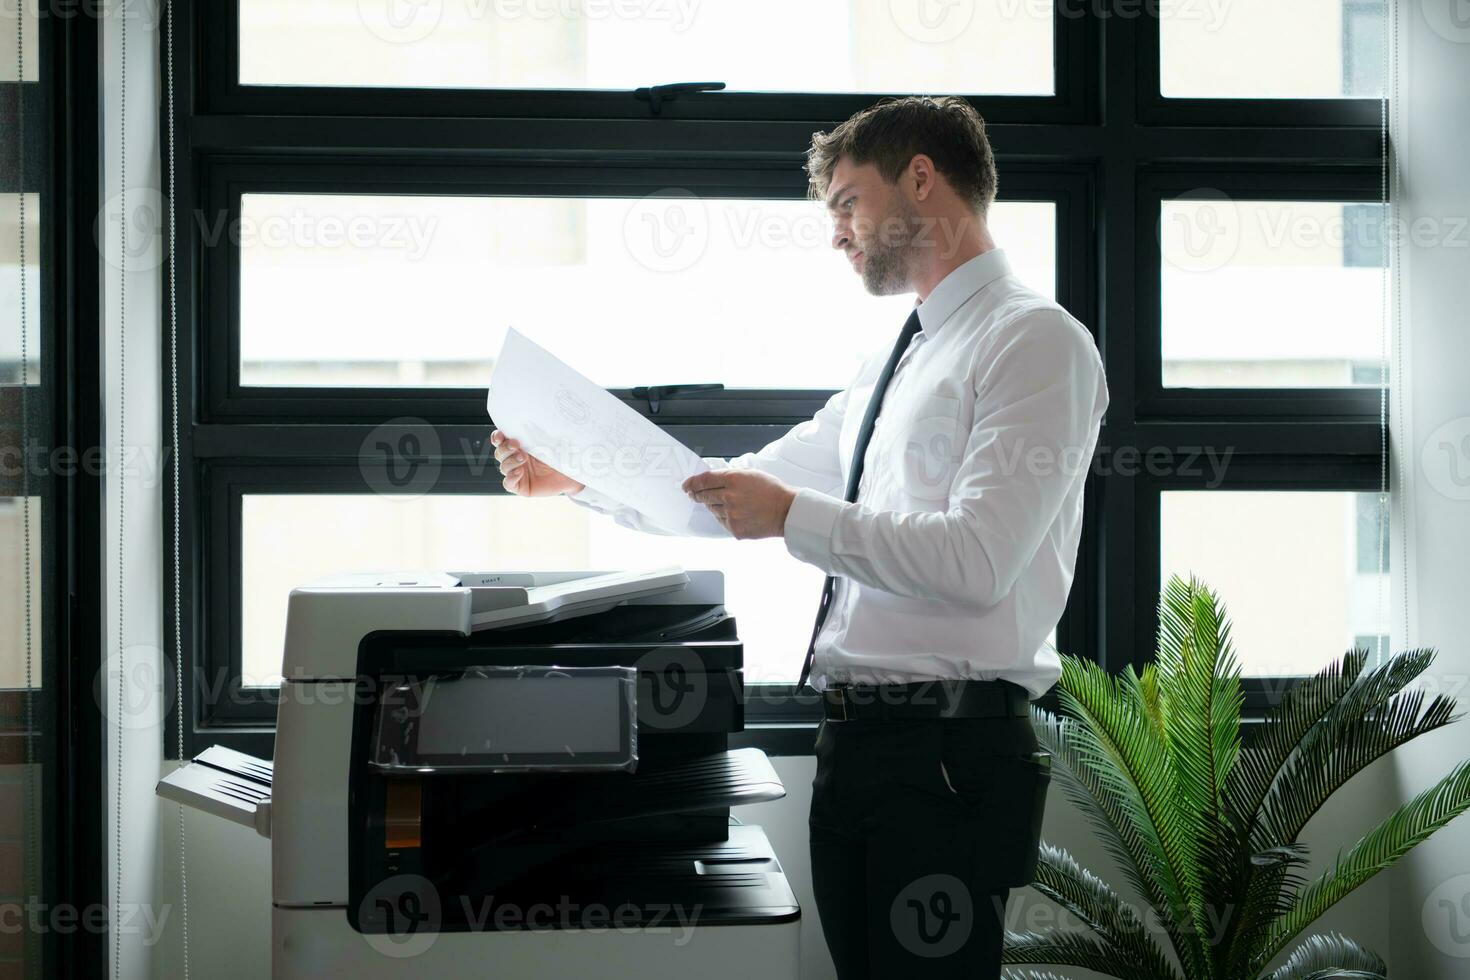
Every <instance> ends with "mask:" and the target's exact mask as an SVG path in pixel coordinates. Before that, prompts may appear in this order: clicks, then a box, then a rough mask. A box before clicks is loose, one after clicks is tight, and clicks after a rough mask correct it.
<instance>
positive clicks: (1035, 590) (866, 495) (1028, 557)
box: [571, 249, 1108, 697]
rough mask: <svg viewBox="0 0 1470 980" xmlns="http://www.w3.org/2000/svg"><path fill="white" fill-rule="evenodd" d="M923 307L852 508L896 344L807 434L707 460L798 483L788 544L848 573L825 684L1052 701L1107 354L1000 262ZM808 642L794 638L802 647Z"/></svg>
mask: <svg viewBox="0 0 1470 980" xmlns="http://www.w3.org/2000/svg"><path fill="white" fill-rule="evenodd" d="M918 310H919V323H920V327H921V329H920V330H919V331H918V333H916V334H915V335H914V339H913V341H912V342H911V343H910V344H909V347H908V349H907V350H906V351H905V352H904V355H903V357H902V358H901V360H900V361H899V364H898V368H897V370H896V372H895V373H894V376H893V380H892V381H891V382H890V383H889V386H888V392H887V394H886V396H885V397H884V399H883V406H882V411H881V412H880V413H879V415H878V421H877V425H876V427H875V429H874V431H873V437H872V440H871V441H870V442H869V444H868V450H867V456H866V460H865V463H864V466H863V475H862V479H861V482H860V484H859V487H858V494H857V501H856V502H854V503H849V502H847V501H845V500H843V499H842V497H843V492H844V490H845V489H846V486H847V473H848V471H849V469H850V467H851V464H852V454H853V450H854V449H855V448H856V444H857V436H858V429H859V428H860V427H861V425H862V420H863V415H864V413H865V411H866V409H867V405H868V400H869V397H870V396H871V395H872V392H873V387H874V382H875V381H876V380H877V377H878V374H879V373H880V372H881V370H882V368H883V364H884V362H885V361H886V360H887V359H888V355H889V353H890V352H891V350H892V347H891V345H888V346H885V347H884V348H883V349H882V350H879V351H875V352H873V353H872V355H871V356H869V358H868V359H867V361H866V362H865V363H864V365H863V367H862V369H861V370H860V371H859V372H858V374H857V376H856V377H855V378H854V379H853V381H852V383H851V384H849V385H848V387H847V388H846V389H844V390H842V391H840V392H838V393H837V394H835V395H833V396H832V397H831V398H830V399H829V400H828V401H827V404H826V405H825V406H823V408H822V409H821V410H820V411H819V412H817V414H816V415H815V417H813V418H812V419H811V420H810V421H807V422H803V423H802V424H801V425H798V426H796V427H795V428H794V429H792V430H791V431H790V432H788V433H787V434H786V435H784V436H782V437H781V438H780V439H777V440H776V441H774V442H772V443H771V444H770V445H768V446H766V447H765V448H764V449H761V450H759V451H758V452H753V453H746V454H745V455H743V456H739V457H737V458H735V459H732V460H728V461H726V460H723V459H718V458H709V459H707V460H706V461H707V462H708V463H709V464H710V465H711V466H713V467H715V468H722V467H725V466H731V467H749V468H752V469H757V470H761V471H764V472H766V473H770V474H771V475H773V476H775V477H777V478H778V479H780V480H782V481H784V482H785V483H788V484H790V485H792V486H794V487H797V488H798V490H797V495H796V500H795V501H794V502H793V503H792V505H791V511H790V513H789V514H788V515H787V518H786V525H785V539H786V548H787V550H788V551H789V552H790V553H791V554H792V555H793V556H795V557H796V558H798V559H800V560H801V561H804V562H807V563H809V564H812V565H815V566H817V567H818V568H820V569H821V570H822V571H824V572H827V573H829V574H832V575H836V576H838V578H837V582H836V587H835V591H834V592H833V596H832V609H831V612H830V613H829V614H828V616H827V621H826V623H825V624H824V625H823V627H822V632H821V634H820V636H818V638H817V647H816V661H815V664H814V666H813V668H812V677H811V682H812V685H813V686H814V687H815V688H817V689H818V690H824V689H825V688H827V687H828V686H830V685H832V684H834V683H843V682H847V683H854V684H877V683H884V684H897V683H907V682H910V681H918V680H927V679H932V678H939V679H945V680H949V679H980V680H991V679H994V678H997V677H999V678H1003V679H1005V680H1009V681H1013V682H1014V683H1017V684H1020V685H1021V686H1023V687H1025V688H1026V689H1027V690H1028V691H1029V692H1030V693H1031V696H1032V697H1039V696H1040V695H1041V694H1043V693H1044V692H1045V691H1046V690H1047V689H1048V688H1050V687H1051V686H1052V684H1054V683H1055V682H1056V680H1057V678H1058V677H1059V676H1060V674H1061V665H1060V662H1059V661H1058V659H1057V656H1056V654H1055V653H1054V652H1053V651H1052V650H1051V649H1050V648H1049V647H1047V646H1046V636H1047V634H1048V633H1049V632H1050V631H1051V630H1052V628H1053V627H1054V626H1056V624H1057V621H1058V620H1059V619H1060V618H1061V615H1062V610H1063V608H1064V607H1065V605H1066V602H1067V594H1068V592H1069V591H1070V589H1071V587H1072V575H1073V568H1074V565H1075V563H1076V559H1077V545H1078V542H1079V540H1080V538H1081V528H1082V487H1083V482H1084V480H1085V479H1086V476H1087V472H1088V469H1089V467H1090V465H1091V461H1092V455H1093V451H1094V450H1095V448H1096V446H1097V439H1098V432H1099V427H1100V424H1101V420H1102V416H1103V412H1104V410H1106V408H1107V405H1108V392H1107V382H1106V378H1105V377H1104V374H1103V366H1102V359H1101V358H1100V357H1099V355H1098V351H1097V346H1096V345H1095V344H1094V343H1093V340H1092V337H1091V335H1090V334H1088V332H1087V330H1086V328H1084V327H1083V326H1082V324H1081V323H1079V322H1078V321H1077V320H1076V319H1075V318H1074V317H1072V316H1071V314H1069V313H1067V311H1066V310H1064V309H1062V307H1060V306H1059V305H1057V304H1056V303H1055V302H1052V301H1051V300H1048V299H1046V298H1045V297H1043V296H1041V295H1039V294H1038V293H1036V292H1033V291H1032V290H1030V289H1028V288H1026V287H1025V286H1024V285H1022V284H1021V282H1020V281H1019V280H1017V279H1016V277H1015V276H1014V275H1012V273H1011V270H1010V266H1009V264H1008V263H1007V262H1006V258H1005V254H1004V252H1002V251H1001V250H1000V249H992V250H991V251H989V252H985V253H983V254H981V255H978V256H976V257H975V258H973V259H971V260H970V261H968V262H966V263H965V264H963V265H961V266H960V267H959V268H957V269H955V270H954V271H953V272H951V273H950V274H949V275H947V276H945V277H944V279H943V280H942V281H941V282H940V283H939V285H938V286H936V287H935V288H934V290H933V291H932V292H931V293H930V294H929V297H928V298H927V299H925V300H924V301H923V302H922V303H921V304H919V307H918ZM899 326H900V325H899V324H895V325H894V336H897V332H898V328H899ZM571 499H572V500H574V501H576V502H577V503H579V504H582V505H584V506H587V507H591V508H592V509H594V510H597V511H599V512H601V513H605V514H610V515H612V516H613V518H614V519H615V520H616V521H617V522H618V523H619V524H622V525H623V526H625V527H630V528H636V529H639V530H644V531H649V532H653V533H661V534H692V535H701V536H712V537H728V536H729V532H728V531H726V530H725V528H724V527H723V526H722V525H720V524H719V522H717V521H716V520H715V519H714V517H713V515H711V514H710V512H709V510H708V509H707V508H699V510H698V511H697V516H696V519H695V521H694V522H693V523H692V524H691V525H690V526H689V527H687V528H678V529H671V528H662V527H659V526H657V525H655V524H653V523H652V522H651V521H649V520H648V519H647V518H646V517H644V516H643V515H641V514H639V513H638V512H637V511H636V510H635V509H633V508H630V507H624V506H622V505H620V504H618V503H617V502H616V501H613V500H611V499H610V498H608V497H606V496H605V495H603V494H600V493H598V492H597V491H595V490H592V489H591V488H587V489H584V490H582V491H579V492H578V493H576V494H572V495H571ZM812 615H813V617H815V615H816V608H815V605H814V607H813V609H812ZM807 638H808V637H806V636H802V637H794V638H793V644H792V650H793V652H795V651H797V650H804V649H805V641H806V640H807Z"/></svg>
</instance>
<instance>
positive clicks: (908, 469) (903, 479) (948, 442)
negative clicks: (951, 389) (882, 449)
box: [889, 395, 964, 504]
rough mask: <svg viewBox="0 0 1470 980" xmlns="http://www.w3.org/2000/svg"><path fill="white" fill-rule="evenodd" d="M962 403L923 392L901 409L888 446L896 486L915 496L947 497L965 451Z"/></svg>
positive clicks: (939, 500)
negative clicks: (900, 424) (899, 423)
mask: <svg viewBox="0 0 1470 980" xmlns="http://www.w3.org/2000/svg"><path fill="white" fill-rule="evenodd" d="M961 408H962V404H961V402H960V400H959V399H958V398H951V397H949V396H947V395H926V396H925V397H923V398H921V399H919V400H918V401H917V402H916V403H915V404H914V406H913V408H912V409H911V410H909V411H907V412H905V413H904V417H903V419H902V428H901V429H900V430H899V431H897V432H895V433H894V435H895V437H896V438H895V439H894V442H893V444H892V446H891V447H890V449H889V452H890V454H891V455H890V459H891V462H892V465H893V472H894V473H895V474H896V476H897V482H898V485H899V488H900V489H901V490H902V491H903V492H904V493H905V494H907V495H908V496H910V497H913V498H914V499H916V500H920V501H928V502H931V503H936V504H937V503H943V502H944V501H947V500H948V499H949V491H950V487H951V486H952V485H953V484H954V477H955V471H956V470H957V469H958V468H959V463H960V454H961V453H962V452H963V451H964V437H963V432H962V429H961V425H960V410H961Z"/></svg>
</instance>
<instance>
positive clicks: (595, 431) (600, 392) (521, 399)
mask: <svg viewBox="0 0 1470 980" xmlns="http://www.w3.org/2000/svg"><path fill="white" fill-rule="evenodd" d="M485 404H486V407H487V408H488V409H489V411H490V417H491V418H492V419H494V421H495V427H496V428H498V429H500V430H502V431H504V432H505V434H506V435H508V436H510V437H511V438H512V439H515V440H517V441H519V442H520V443H521V445H522V446H523V447H524V448H525V450H526V452H528V453H530V454H531V455H532V456H535V457H536V458H537V459H539V460H542V461H544V462H545V463H546V464H547V465H549V466H551V467H553V468H554V469H557V470H560V471H561V472H562V473H565V474H566V475H567V476H569V477H571V478H572V479H574V480H576V481H577V482H578V483H585V484H586V485H587V486H589V487H591V488H592V489H593V490H596V491H598V492H599V493H604V494H607V495H608V496H609V497H611V498H613V499H614V500H616V501H618V502H619V503H621V504H625V505H627V506H629V507H632V508H634V509H635V510H637V511H638V512H639V513H641V514H643V515H645V516H646V517H648V518H649V519H651V520H652V521H654V522H655V523H657V524H658V525H660V526H661V527H664V528H666V529H668V530H671V531H682V530H684V529H686V528H687V527H689V525H690V522H691V521H692V520H693V519H694V516H695V511H696V509H697V508H699V507H700V506H701V505H699V504H696V503H694V502H693V501H691V500H690V499H689V497H688V496H687V495H686V494H685V493H684V491H683V490H681V489H680V485H681V484H682V483H683V482H684V481H685V480H686V479H687V478H689V477H690V476H693V475H694V474H695V473H702V472H704V471H705V470H707V469H709V466H708V465H707V464H706V463H705V462H704V460H702V459H700V458H699V456H697V455H695V453H694V452H692V451H691V450H690V449H689V448H688V447H686V446H685V445H684V444H683V443H680V442H679V441H678V440H676V439H674V438H672V437H671V436H669V435H667V434H666V433H665V432H664V431H663V430H662V429H660V428H659V427H658V426H656V425H654V424H653V423H652V422H650V421H648V419H646V418H644V417H643V416H641V415H639V414H638V413H637V412H635V411H633V409H631V408H629V407H628V406H627V405H625V404H623V403H622V402H621V401H619V400H618V399H617V398H616V397H615V396H614V395H612V394H610V393H609V392H608V391H607V390H605V389H603V388H600V387H598V386H597V385H595V384H593V383H592V382H591V381H589V380H588V379H587V378H585V377H583V376H582V375H580V374H578V373H577V372H576V371H574V370H573V369H572V368H570V367H568V366H567V365H566V364H565V363H563V362H562V361H560V360H558V359H557V358H556V357H554V356H552V355H551V354H550V353H548V352H547V351H546V350H544V349H542V348H541V347H540V346H538V345H537V344H535V343H533V342H532V341H530V340H528V339H527V338H526V337H525V336H524V335H523V334H521V333H520V332H518V331H516V330H513V329H512V330H508V331H506V335H505V345H504V346H503V347H502V348H501V349H500V357H499V358H498V359H497V360H496V362H495V374H494V376H493V377H492V378H491V379H490V392H489V395H488V396H487V398H486V399H485Z"/></svg>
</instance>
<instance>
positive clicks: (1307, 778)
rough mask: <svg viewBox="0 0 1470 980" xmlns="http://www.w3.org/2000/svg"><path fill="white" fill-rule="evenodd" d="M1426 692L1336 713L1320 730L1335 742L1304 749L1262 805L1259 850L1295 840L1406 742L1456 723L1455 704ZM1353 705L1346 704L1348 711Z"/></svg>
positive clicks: (1322, 740) (1325, 741) (1319, 741)
mask: <svg viewBox="0 0 1470 980" xmlns="http://www.w3.org/2000/svg"><path fill="white" fill-rule="evenodd" d="M1425 702H1426V694H1425V692H1424V691H1420V690H1416V691H1404V692H1401V693H1399V694H1396V695H1393V696H1392V697H1390V698H1389V699H1388V700H1387V701H1374V702H1373V703H1372V704H1371V705H1370V706H1369V707H1367V709H1366V710H1364V711H1363V713H1361V714H1359V715H1357V716H1356V717H1345V718H1342V717H1336V715H1337V712H1336V711H1334V712H1332V713H1331V714H1330V715H1329V717H1328V718H1326V719H1324V720H1323V721H1322V722H1321V723H1320V726H1321V727H1329V726H1330V727H1331V728H1332V729H1333V734H1332V736H1331V737H1324V738H1316V739H1312V740H1310V741H1309V742H1308V743H1306V744H1304V745H1303V747H1302V750H1301V751H1299V752H1297V753H1295V754H1294V755H1293V756H1292V757H1291V759H1290V760H1289V761H1288V762H1287V764H1286V765H1285V766H1284V767H1282V770H1281V774H1280V776H1279V778H1278V779H1277V780H1276V782H1275V783H1274V784H1273V785H1272V787H1271V789H1270V791H1269V792H1268V793H1267V794H1266V798H1265V799H1264V800H1263V801H1262V802H1261V808H1260V816H1259V819H1258V820H1257V822H1256V833H1255V837H1254V841H1255V843H1256V844H1257V846H1260V845H1262V844H1265V843H1268V842H1270V843H1277V842H1286V841H1293V840H1296V839H1297V837H1298V836H1300V835H1301V832H1302V829H1303V828H1304V827H1305V826H1306V825H1307V822H1308V821H1309V820H1310V819H1311V818H1312V816H1313V815H1314V814H1315V813H1316V812H1317V811H1318V810H1320V809H1321V808H1322V806H1323V805H1324V804H1325V803H1326V802H1327V800H1328V799H1329V798H1330V797H1331V796H1332V794H1333V793H1335V792H1337V790H1338V789H1340V788H1341V787H1342V786H1343V785H1344V784H1346V783H1347V781H1348V780H1349V779H1351V778H1352V777H1353V776H1355V775H1357V774H1358V773H1359V772H1362V771H1363V770H1364V769H1366V768H1367V767H1368V766H1369V765H1371V764H1372V763H1373V762H1375V761H1376V760H1378V759H1380V758H1382V757H1383V756H1384V755H1386V754H1388V753H1389V752H1392V751H1393V750H1394V749H1396V748H1398V747H1399V746H1400V745H1403V744H1404V743H1406V742H1410V741H1412V740H1413V739H1416V738H1418V737H1419V736H1420V735H1423V734H1425V733H1427V732H1432V731H1434V730H1435V729H1437V728H1442V727H1443V726H1445V725H1447V724H1449V723H1450V722H1452V721H1454V720H1455V702H1454V700H1453V699H1451V698H1449V697H1446V696H1443V695H1439V696H1436V697H1433V698H1432V699H1428V704H1427V705H1426V703H1425ZM1351 703H1352V702H1351V701H1350V700H1349V699H1346V698H1345V699H1344V700H1343V701H1342V702H1340V707H1342V708H1343V709H1344V710H1346V709H1347V706H1348V705H1349V704H1351Z"/></svg>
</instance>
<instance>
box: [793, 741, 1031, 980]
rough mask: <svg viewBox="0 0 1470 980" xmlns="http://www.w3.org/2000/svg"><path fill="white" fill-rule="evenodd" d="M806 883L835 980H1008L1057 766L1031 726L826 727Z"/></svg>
mask: <svg viewBox="0 0 1470 980" xmlns="http://www.w3.org/2000/svg"><path fill="white" fill-rule="evenodd" d="M816 757H817V775H816V778H815V779H814V780H813V782H812V808H811V817H810V821H809V822H810V831H811V854H812V884H813V888H814V890H815V893H816V900H817V912H818V914H819V915H820V916H821V920H822V931H823V932H824V933H825V934H826V938H827V946H828V948H829V949H830V950H831V952H832V960H833V962H834V963H835V964H836V967H837V975H838V977H840V978H841V980H866V978H870V977H871V978H880V980H888V978H895V977H902V978H910V977H964V978H966V980H983V978H992V977H998V976H999V975H1000V954H1001V943H1002V939H1003V937H1004V920H1005V905H1006V900H1007V897H1008V896H1009V893H1010V890H1011V889H1012V888H1016V887H1020V886H1022V885H1024V884H1026V883H1027V882H1029V881H1030V880H1031V877H1032V875H1033V873H1034V872H1035V867H1036V851H1037V846H1038V842H1039V838H1040V832H1041V814H1042V810H1043V808H1044V806H1045V801H1046V791H1047V786H1048V784H1049V782H1050V768H1049V766H1047V765H1045V764H1044V762H1045V759H1044V757H1043V756H1040V755H1039V754H1038V752H1037V743H1036V733H1035V731H1034V730H1033V728H1032V726H1031V719H1030V718H1029V717H1022V718H962V719H947V720H939V719H935V720H925V721H904V722H884V721H870V722H858V721H845V722H831V721H824V722H823V723H822V724H821V726H820V728H819V729H818V732H817V743H816Z"/></svg>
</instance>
